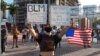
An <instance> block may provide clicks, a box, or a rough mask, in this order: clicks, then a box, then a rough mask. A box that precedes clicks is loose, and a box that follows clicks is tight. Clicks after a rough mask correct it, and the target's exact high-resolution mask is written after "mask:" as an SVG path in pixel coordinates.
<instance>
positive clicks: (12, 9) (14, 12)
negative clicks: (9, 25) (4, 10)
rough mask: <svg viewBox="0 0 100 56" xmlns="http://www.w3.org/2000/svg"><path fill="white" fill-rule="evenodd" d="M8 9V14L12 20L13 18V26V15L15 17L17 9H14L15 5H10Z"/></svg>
mask: <svg viewBox="0 0 100 56" xmlns="http://www.w3.org/2000/svg"><path fill="white" fill-rule="evenodd" d="M8 9H9V11H10V14H11V16H12V18H13V24H14V15H16V12H17V7H16V5H15V4H10V6H9V8H8Z"/></svg>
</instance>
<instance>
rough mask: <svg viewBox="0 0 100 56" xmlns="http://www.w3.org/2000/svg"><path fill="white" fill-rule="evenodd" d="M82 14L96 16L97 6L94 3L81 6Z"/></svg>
mask: <svg viewBox="0 0 100 56" xmlns="http://www.w3.org/2000/svg"><path fill="white" fill-rule="evenodd" d="M83 11H84V12H83V14H84V15H85V16H86V17H95V16H96V11H97V6H96V5H87V6H84V7H83Z"/></svg>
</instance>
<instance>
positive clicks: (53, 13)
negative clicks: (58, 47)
mask: <svg viewBox="0 0 100 56" xmlns="http://www.w3.org/2000/svg"><path fill="white" fill-rule="evenodd" d="M68 11H69V8H68V7H67V6H51V7H50V15H49V17H50V24H51V25H56V26H67V25H70V16H69V14H68Z"/></svg>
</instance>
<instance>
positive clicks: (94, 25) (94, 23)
mask: <svg viewBox="0 0 100 56" xmlns="http://www.w3.org/2000/svg"><path fill="white" fill-rule="evenodd" d="M97 24H100V20H97V21H95V22H93V27H94V28H96V25H97Z"/></svg>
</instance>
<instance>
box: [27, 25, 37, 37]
mask: <svg viewBox="0 0 100 56" xmlns="http://www.w3.org/2000/svg"><path fill="white" fill-rule="evenodd" d="M28 29H29V31H30V33H31V34H32V36H34V38H36V39H37V38H38V33H36V32H35V30H34V29H33V28H32V25H31V24H28Z"/></svg>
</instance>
